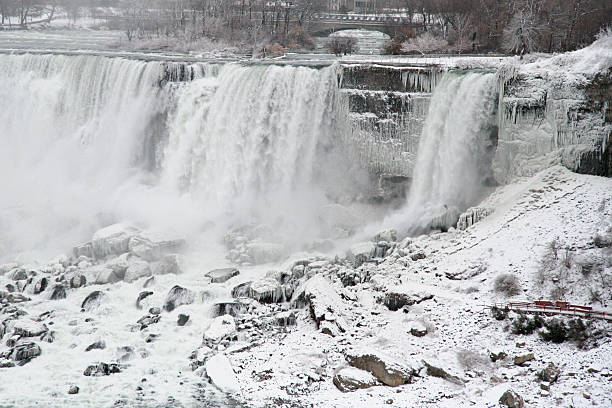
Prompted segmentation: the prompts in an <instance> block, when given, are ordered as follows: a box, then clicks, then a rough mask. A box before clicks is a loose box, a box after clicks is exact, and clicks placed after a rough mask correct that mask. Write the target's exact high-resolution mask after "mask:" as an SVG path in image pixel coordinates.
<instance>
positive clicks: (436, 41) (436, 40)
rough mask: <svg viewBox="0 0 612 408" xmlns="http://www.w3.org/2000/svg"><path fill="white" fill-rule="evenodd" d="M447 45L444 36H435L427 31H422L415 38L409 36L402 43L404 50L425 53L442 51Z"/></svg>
mask: <svg viewBox="0 0 612 408" xmlns="http://www.w3.org/2000/svg"><path fill="white" fill-rule="evenodd" d="M447 46H448V41H446V40H445V39H444V38H441V37H436V36H435V35H433V34H432V33H430V32H429V31H426V32H424V33H423V34H421V35H419V36H418V37H416V38H410V39H409V40H408V41H405V42H404V43H403V44H402V50H403V51H404V52H414V51H418V52H420V53H421V54H427V53H430V52H435V51H442V50H443V49H445V48H446V47H447Z"/></svg>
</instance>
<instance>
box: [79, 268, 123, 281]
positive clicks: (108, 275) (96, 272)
mask: <svg viewBox="0 0 612 408" xmlns="http://www.w3.org/2000/svg"><path fill="white" fill-rule="evenodd" d="M87 273H88V274H89V276H92V277H93V279H88V280H89V281H93V282H94V283H95V284H96V285H105V284H107V283H116V282H119V281H121V280H123V275H122V274H120V273H119V272H115V271H114V270H112V269H111V268H106V267H104V266H92V267H91V268H88V269H87Z"/></svg>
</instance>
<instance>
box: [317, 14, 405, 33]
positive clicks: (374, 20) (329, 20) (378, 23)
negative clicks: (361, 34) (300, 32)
mask: <svg viewBox="0 0 612 408" xmlns="http://www.w3.org/2000/svg"><path fill="white" fill-rule="evenodd" d="M409 25H410V20H409V19H408V18H402V17H393V16H369V15H359V14H357V15H353V14H316V15H315V16H314V18H313V19H312V21H311V22H310V25H309V26H308V33H309V34H310V35H312V36H315V37H326V36H328V35H329V34H331V33H333V32H335V31H341V30H349V29H358V28H362V29H365V30H373V31H380V32H383V33H385V34H388V35H389V36H391V37H394V36H395V35H396V34H397V32H398V31H399V30H400V29H402V28H405V27H407V26H409Z"/></svg>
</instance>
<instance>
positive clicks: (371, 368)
mask: <svg viewBox="0 0 612 408" xmlns="http://www.w3.org/2000/svg"><path fill="white" fill-rule="evenodd" d="M346 361H347V362H348V363H349V365H350V366H352V367H355V368H359V369H360V370H365V371H368V372H370V373H371V374H372V375H373V376H374V377H376V379H378V381H380V382H382V383H383V384H386V385H389V386H391V387H397V386H398V385H403V384H409V383H411V382H412V381H413V377H415V376H417V375H418V372H419V370H420V368H421V367H422V366H421V365H419V364H416V363H415V362H410V363H406V362H404V361H402V360H401V359H399V358H398V357H391V356H389V355H386V354H383V353H381V352H379V351H377V350H373V349H356V350H350V351H348V352H347V353H346Z"/></svg>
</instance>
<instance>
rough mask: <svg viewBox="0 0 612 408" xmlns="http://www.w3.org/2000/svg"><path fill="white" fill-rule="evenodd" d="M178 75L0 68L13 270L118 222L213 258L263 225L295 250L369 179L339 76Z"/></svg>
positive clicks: (196, 71) (147, 66)
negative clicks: (352, 155) (225, 240)
mask: <svg viewBox="0 0 612 408" xmlns="http://www.w3.org/2000/svg"><path fill="white" fill-rule="evenodd" d="M171 69H172V67H171V66H170V67H169V66H168V65H167V64H163V63H157V62H142V61H133V60H126V59H120V58H104V57H93V56H78V57H75V56H72V57H67V56H57V55H54V56H33V55H23V56H9V55H3V56H1V57H0V83H2V84H3V86H2V87H1V88H0V106H1V109H0V137H1V139H2V144H3V147H2V149H0V170H1V171H2V177H0V191H2V204H1V206H0V236H1V237H0V259H5V260H12V259H14V258H15V257H16V256H18V257H19V259H20V260H24V261H29V260H31V259H41V258H42V257H51V256H54V255H57V254H59V253H67V252H70V248H71V247H72V246H73V245H75V244H78V243H81V242H84V241H86V240H89V239H90V238H91V234H92V233H93V232H94V231H95V230H96V229H98V228H101V227H104V226H106V225H109V224H111V223H115V222H126V223H131V224H135V225H137V226H139V227H141V228H143V229H147V230H151V231H159V232H160V233H162V234H164V235H166V236H168V235H174V236H180V237H184V238H187V240H188V242H190V243H192V245H193V246H194V247H196V248H197V249H199V250H200V251H202V250H203V248H204V247H205V246H206V245H213V243H219V242H222V236H223V234H224V233H225V232H227V230H228V229H229V228H232V227H233V226H240V225H244V224H248V223H251V222H259V223H265V224H268V225H270V226H271V227H272V228H273V229H274V230H275V232H276V233H277V235H278V237H277V239H279V240H282V241H283V242H284V243H285V244H287V245H288V246H291V245H292V244H296V245H297V243H298V241H299V242H301V243H303V242H305V241H306V240H308V239H313V238H315V237H317V236H321V235H324V234H325V231H321V228H320V224H321V223H320V222H318V221H317V217H318V213H319V210H320V208H321V207H322V206H325V205H326V204H329V203H331V202H337V201H342V200H349V199H348V198H346V197H351V196H354V195H355V194H356V192H357V190H359V188H360V187H359V186H360V185H361V184H362V183H363V182H364V180H363V177H362V175H361V173H360V172H358V171H356V170H354V169H352V168H351V164H350V161H349V160H347V159H346V155H345V154H344V152H343V149H342V146H340V144H339V143H338V140H340V139H341V138H339V137H337V132H340V131H341V129H342V127H343V123H341V122H340V121H339V120H338V119H339V118H342V117H343V115H342V114H339V110H341V109H342V106H341V104H340V102H339V99H338V98H339V96H338V95H339V94H338V92H337V87H338V84H337V74H336V73H335V68H334V67H329V68H325V69H321V70H315V69H310V68H303V67H301V68H295V67H278V66H270V67H245V66H240V65H237V64H227V65H223V66H220V65H206V64H196V65H193V66H190V67H188V69H187V71H189V73H190V75H192V76H193V77H194V80H192V81H186V82H166V81H165V80H164V78H166V77H168V72H169V71H171ZM181 69H183V68H181ZM42 259H44V258H42Z"/></svg>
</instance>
